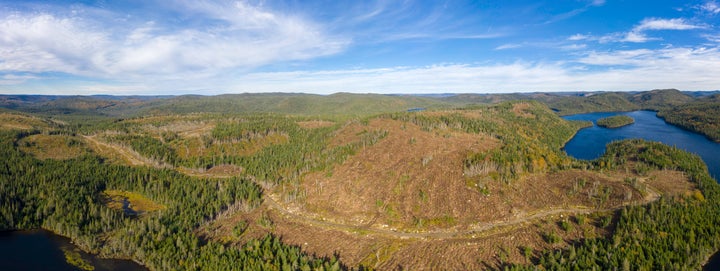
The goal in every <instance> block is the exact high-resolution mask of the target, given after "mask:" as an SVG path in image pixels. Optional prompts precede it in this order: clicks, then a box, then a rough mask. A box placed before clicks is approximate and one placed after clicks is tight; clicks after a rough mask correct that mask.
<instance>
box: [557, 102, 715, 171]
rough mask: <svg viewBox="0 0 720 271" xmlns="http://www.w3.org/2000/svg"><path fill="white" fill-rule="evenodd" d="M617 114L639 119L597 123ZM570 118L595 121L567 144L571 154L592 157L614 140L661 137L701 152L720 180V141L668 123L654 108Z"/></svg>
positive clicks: (588, 158) (567, 149)
mask: <svg viewBox="0 0 720 271" xmlns="http://www.w3.org/2000/svg"><path fill="white" fill-rule="evenodd" d="M614 115H626V116H630V117H632V118H633V119H635V123H633V124H630V125H627V126H623V127H620V128H615V129H609V128H603V127H600V126H597V120H598V119H600V118H604V117H609V116H614ZM564 118H565V119H567V120H585V121H592V122H593V124H594V125H593V126H592V127H588V128H585V129H582V130H580V131H578V133H577V134H576V135H575V137H573V138H572V139H571V140H570V141H569V142H568V143H567V144H566V145H565V152H567V154H568V155H570V156H572V157H575V158H578V159H585V160H592V159H595V158H598V157H600V156H601V155H602V154H603V153H605V145H607V144H608V143H610V142H612V141H616V140H622V139H630V138H642V139H645V140H651V141H659V142H662V143H664V144H667V145H670V146H675V147H678V148H681V149H683V150H686V151H689V152H692V153H695V154H697V155H699V156H700V157H701V158H702V159H703V161H705V164H707V166H708V169H709V171H710V175H711V176H713V178H715V180H720V143H715V142H713V141H711V140H709V139H708V138H707V137H705V136H703V135H701V134H697V133H694V132H691V131H688V130H685V129H682V128H680V127H677V126H674V125H671V124H668V123H666V122H665V121H664V120H663V119H661V118H658V117H657V116H656V115H655V112H652V111H633V112H603V113H589V114H578V115H571V116H566V117H564Z"/></svg>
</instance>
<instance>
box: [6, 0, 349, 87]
mask: <svg viewBox="0 0 720 271" xmlns="http://www.w3.org/2000/svg"><path fill="white" fill-rule="evenodd" d="M177 4H181V5H190V6H192V7H193V8H192V9H189V8H188V9H185V10H191V11H192V12H193V14H187V16H190V18H192V19H195V20H211V21H214V22H216V23H215V24H209V25H203V26H196V25H192V24H187V25H182V24H180V25H178V24H173V23H172V22H167V21H160V22H156V21H152V20H148V21H144V20H135V21H127V22H124V24H123V26H117V25H114V23H115V22H113V21H108V20H107V18H105V17H98V16H94V15H95V14H93V13H76V12H74V11H73V10H62V9H61V8H59V9H60V11H58V12H55V13H47V12H46V13H26V14H22V13H12V14H8V15H6V16H4V17H0V60H1V61H0V71H13V72H64V73H69V74H74V75H85V76H100V77H111V76H112V77H117V76H128V77H134V76H143V77H144V76H148V75H156V76H170V77H175V76H181V77H182V76H184V75H186V74H192V75H196V76H197V75H200V74H203V73H207V74H214V73H217V72H221V71H223V70H225V69H238V68H239V69H250V68H253V67H257V66H261V65H265V64H268V63H274V62H278V61H293V60H303V59H310V58H314V57H318V56H324V55H331V54H335V53H338V52H340V51H342V50H343V49H344V48H345V47H346V46H347V44H348V41H347V40H345V39H342V38H338V37H334V36H332V35H330V34H328V33H326V32H325V31H324V29H323V28H322V27H321V26H319V25H318V24H316V23H314V22H312V21H309V20H304V19H302V18H297V17H293V16H289V15H284V14H278V13H273V12H272V11H271V10H266V9H264V8H263V7H260V6H252V5H249V4H246V3H244V2H234V3H232V4H226V3H224V2H222V3H221V2H217V3H216V2H195V1H192V2H178V3H177ZM113 15H116V16H117V17H122V16H121V15H122V14H113Z"/></svg>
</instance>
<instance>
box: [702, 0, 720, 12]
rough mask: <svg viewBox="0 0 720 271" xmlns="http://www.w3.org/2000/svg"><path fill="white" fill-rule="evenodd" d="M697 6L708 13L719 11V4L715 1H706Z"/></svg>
mask: <svg viewBox="0 0 720 271" xmlns="http://www.w3.org/2000/svg"><path fill="white" fill-rule="evenodd" d="M698 8H699V9H700V10H702V11H705V12H708V13H710V14H718V13H720V4H718V3H717V2H715V1H707V2H705V3H704V4H702V5H700V6H699V7H698Z"/></svg>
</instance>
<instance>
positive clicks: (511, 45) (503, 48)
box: [495, 43, 522, 50]
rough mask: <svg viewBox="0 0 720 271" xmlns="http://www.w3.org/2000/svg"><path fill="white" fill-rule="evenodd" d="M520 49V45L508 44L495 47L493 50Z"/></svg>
mask: <svg viewBox="0 0 720 271" xmlns="http://www.w3.org/2000/svg"><path fill="white" fill-rule="evenodd" d="M520 47H522V44H518V43H508V44H503V45H500V46H498V47H495V50H507V49H515V48H520Z"/></svg>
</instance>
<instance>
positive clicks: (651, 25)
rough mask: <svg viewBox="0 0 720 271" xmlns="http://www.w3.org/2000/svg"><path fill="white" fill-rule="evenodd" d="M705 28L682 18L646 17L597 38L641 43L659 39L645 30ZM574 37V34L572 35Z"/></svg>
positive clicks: (602, 40) (603, 41)
mask: <svg viewBox="0 0 720 271" xmlns="http://www.w3.org/2000/svg"><path fill="white" fill-rule="evenodd" d="M704 28H707V26H705V25H697V24H692V23H690V22H688V21H687V20H685V19H683V18H675V19H660V18H646V19H644V20H642V21H641V22H640V23H639V24H638V25H636V26H635V27H633V29H632V30H630V31H628V32H626V33H612V34H608V35H605V36H602V37H600V38H599V39H598V41H599V42H601V43H606V42H634V43H643V42H648V41H653V40H661V38H657V37H649V36H648V35H647V34H646V32H647V31H652V30H693V29H704ZM573 37H574V36H573Z"/></svg>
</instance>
